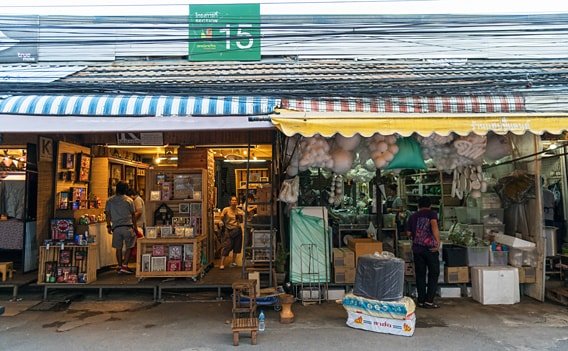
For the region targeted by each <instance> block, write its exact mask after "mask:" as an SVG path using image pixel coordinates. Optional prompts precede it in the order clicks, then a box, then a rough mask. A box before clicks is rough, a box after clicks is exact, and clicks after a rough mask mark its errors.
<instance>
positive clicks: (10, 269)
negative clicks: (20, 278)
mask: <svg viewBox="0 0 568 351" xmlns="http://www.w3.org/2000/svg"><path fill="white" fill-rule="evenodd" d="M0 273H2V281H3V282H5V281H6V278H8V275H9V276H10V279H13V278H14V263H13V262H0Z"/></svg>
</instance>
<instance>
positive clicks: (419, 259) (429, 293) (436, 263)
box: [413, 250, 440, 303]
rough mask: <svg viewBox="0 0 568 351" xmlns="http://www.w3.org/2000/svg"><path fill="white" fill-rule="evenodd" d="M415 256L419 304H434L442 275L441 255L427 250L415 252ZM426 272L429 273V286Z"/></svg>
mask: <svg viewBox="0 0 568 351" xmlns="http://www.w3.org/2000/svg"><path fill="white" fill-rule="evenodd" d="M413 255H414V274H415V276H416V290H417V291H418V303H424V302H434V296H435V295H436V290H437V289H438V276H439V275H440V257H439V255H440V253H439V252H438V251H436V252H432V251H429V250H426V251H421V252H413ZM426 271H427V272H428V285H427V286H426Z"/></svg>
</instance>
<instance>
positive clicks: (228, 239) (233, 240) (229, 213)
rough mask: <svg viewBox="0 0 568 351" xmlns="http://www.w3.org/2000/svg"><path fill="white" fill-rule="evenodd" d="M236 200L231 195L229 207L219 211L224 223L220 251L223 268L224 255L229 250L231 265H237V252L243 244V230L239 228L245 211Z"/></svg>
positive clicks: (226, 254) (227, 253)
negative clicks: (221, 249)
mask: <svg viewBox="0 0 568 351" xmlns="http://www.w3.org/2000/svg"><path fill="white" fill-rule="evenodd" d="M237 205H238V200H237V197H236V196H232V197H231V202H230V205H229V207H225V208H224V209H223V212H221V221H222V222H223V225H224V232H225V236H224V242H223V251H222V252H221V265H220V266H219V268H220V269H225V257H227V256H229V252H231V251H233V259H232V262H231V267H236V266H237V262H236V259H237V254H239V253H241V249H242V246H243V232H242V229H241V223H242V222H243V218H244V215H245V212H244V211H243V210H241V209H240V208H237Z"/></svg>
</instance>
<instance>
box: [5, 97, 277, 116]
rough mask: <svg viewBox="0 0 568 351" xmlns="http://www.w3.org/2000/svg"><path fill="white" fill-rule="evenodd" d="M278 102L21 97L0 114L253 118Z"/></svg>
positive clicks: (11, 100)
mask: <svg viewBox="0 0 568 351" xmlns="http://www.w3.org/2000/svg"><path fill="white" fill-rule="evenodd" d="M279 104H280V99H276V98H272V97H260V96H164V95H25V96H10V97H7V98H5V99H2V100H0V114H17V115H36V116H101V117H103V116H104V117H184V116H254V115H267V114H270V113H272V112H274V109H275V108H276V107H278V106H279Z"/></svg>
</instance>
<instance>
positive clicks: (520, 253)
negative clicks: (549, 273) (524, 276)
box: [509, 247, 537, 267]
mask: <svg viewBox="0 0 568 351" xmlns="http://www.w3.org/2000/svg"><path fill="white" fill-rule="evenodd" d="M536 263H537V254H536V248H534V247H530V248H527V247H523V248H514V247H510V248H509V264H510V265H511V266H514V267H523V266H526V267H536Z"/></svg>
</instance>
